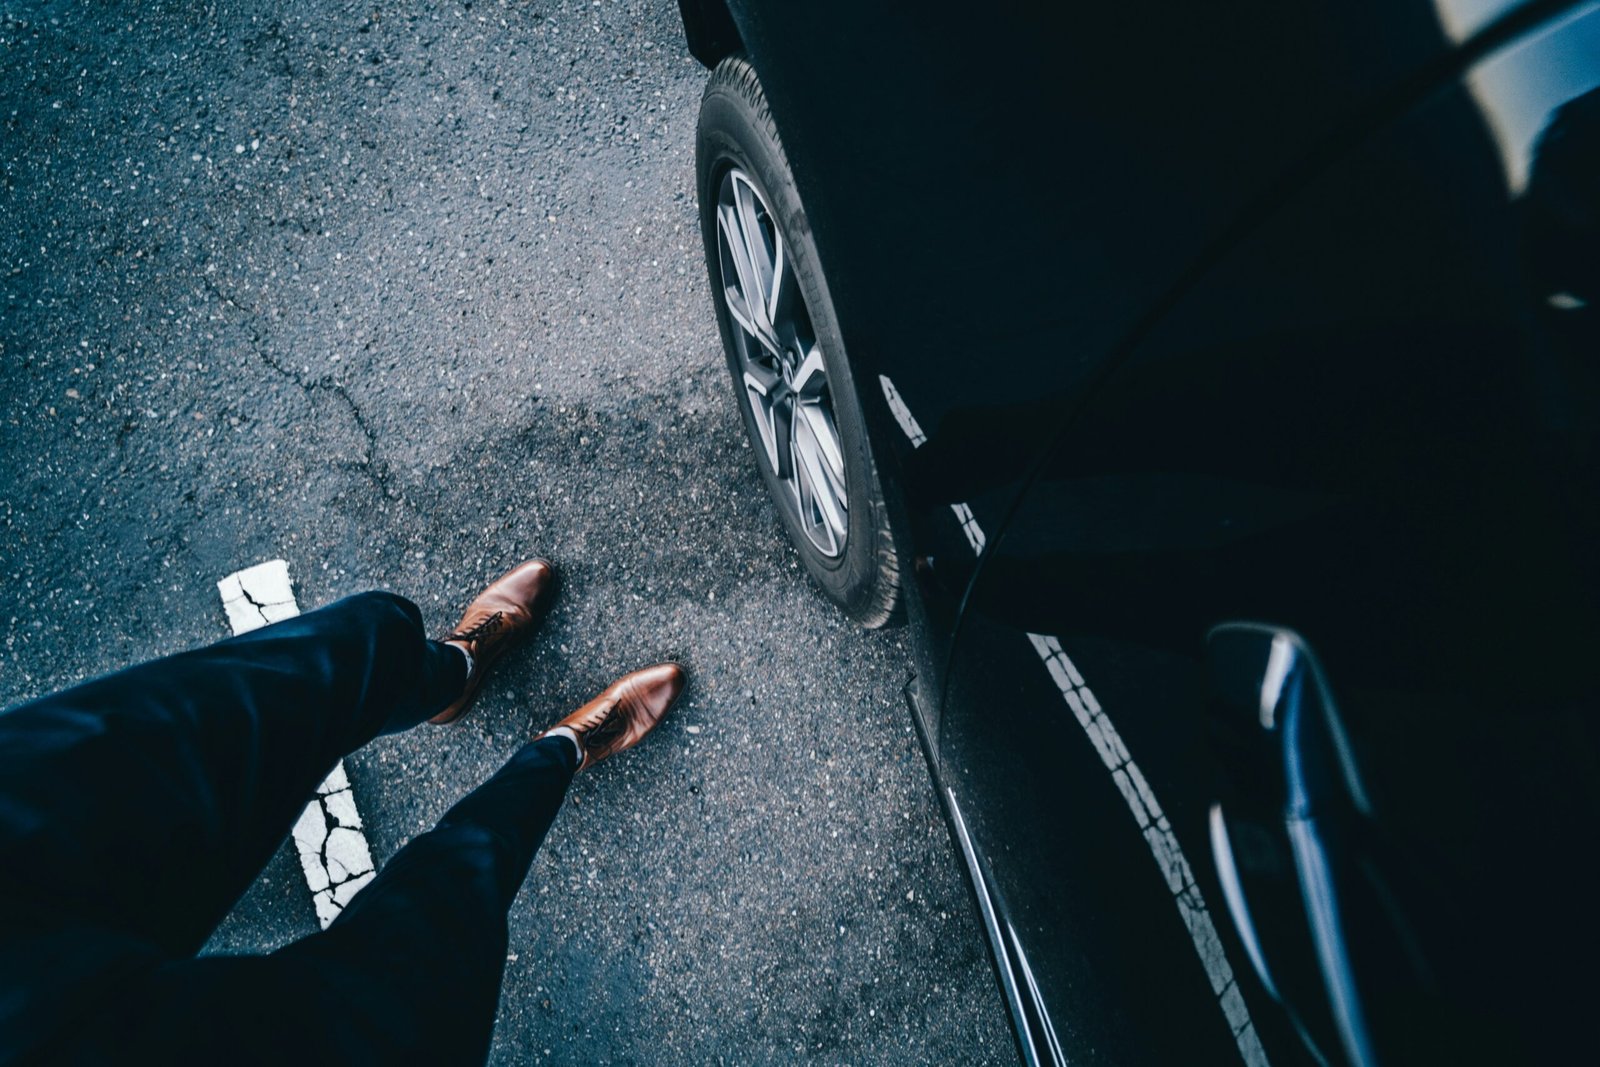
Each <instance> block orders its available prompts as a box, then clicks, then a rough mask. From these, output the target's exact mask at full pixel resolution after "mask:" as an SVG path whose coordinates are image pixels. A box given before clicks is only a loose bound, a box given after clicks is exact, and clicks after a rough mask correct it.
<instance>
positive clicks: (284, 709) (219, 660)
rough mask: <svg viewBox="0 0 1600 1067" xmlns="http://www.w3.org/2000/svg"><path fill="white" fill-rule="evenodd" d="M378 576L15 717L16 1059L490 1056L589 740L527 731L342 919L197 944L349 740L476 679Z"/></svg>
mask: <svg viewBox="0 0 1600 1067" xmlns="http://www.w3.org/2000/svg"><path fill="white" fill-rule="evenodd" d="M465 678H466V662H465V660H464V659H463V658H462V656H461V655H460V654H459V653H458V652H456V651H455V650H454V649H452V648H450V647H448V646H446V645H442V644H439V643H437V642H433V641H429V640H427V638H426V637H425V636H424V633H423V629H422V620H421V616H420V615H419V614H418V611H417V608H416V606H415V605H413V604H412V603H410V602H409V601H407V600H404V599H402V598H400V597H397V596H391V595H389V594H386V593H367V594H363V595H361V596H355V597H351V598H349V599H347V600H342V601H340V602H338V603H337V604H333V605H331V606H329V607H326V608H323V609H321V610H320V611H314V612H311V613H309V614H306V615H302V616H299V617H297V618H294V619H290V620H287V621H285V622H280V623H277V624H276V625H273V626H269V627H266V628H264V629H261V630H256V631H254V632H252V633H248V634H244V635H242V636H239V637H235V638H233V639H231V640H228V641H223V642H221V643H220V644H216V645H212V646H211V647H209V648H202V649H197V650H195V651H192V652H185V653H182V654H180V655H176V656H171V657H168V658H166V659H162V660H157V661H155V662H152V663H146V664H143V665H141V666H138V667H133V668H131V669H129V670H125V671H122V672H120V673H117V674H113V675H110V676H107V677H105V678H100V679H97V680H95V681H92V682H88V683H86V684H84V685H80V686H77V687H75V688H73V689H69V690H67V691H65V692H62V693H58V694H55V695H53V696H48V697H45V698H43V699H40V700H36V701H33V702H31V703H28V704H24V705H21V706H20V707H16V708H13V709H11V710H10V711H7V712H5V713H3V714H0V1062H4V1063H10V1062H34V1061H40V1062H82V1063H145V1062H151V1063H175V1062H178V1063H181V1062H207V1063H219V1062H229V1063H236V1062H239V1061H241V1060H243V1061H246V1062H271V1063H306V1062H334V1061H337V1062H339V1063H341V1064H359V1063H374V1062H402V1063H404V1062H418V1061H424V1060H426V1061H427V1062H430V1063H481V1062H482V1061H483V1060H484V1059H485V1058H486V1056H487V1054H488V1049H489V1040H490V1037H491V1034H492V1031H493V1027H494V1016H495V1011H496V1007H497V1005H498V1001H499V991H500V979H501V971H502V969H503V967H504V965H505V956H506V912H507V910H508V909H509V907H510V905H511V901H512V899H513V898H514V897H515V896H516V893H517V889H518V887H519V886H520V885H521V884H522V880H523V878H524V877H525V876H526V875H527V871H528V866H529V864H530V863H532V861H533V855H534V852H535V850H536V849H537V848H538V847H539V843H540V842H541V841H542V840H543V839H544V835H545V832H546V831H547V830H548V829H549V827H550V823H551V821H552V820H553V819H554V818H555V815H556V812H557V811H558V810H559V809H560V806H561V801H562V798H563V797H564V796H565V795H566V790H567V786H568V784H569V782H570V781H571V779H572V774H573V771H574V770H575V768H576V764H577V756H576V754H575V752H574V751H573V747H572V745H571V744H570V743H568V742H567V741H565V740H563V739H560V738H551V739H547V740H545V741H541V742H536V743H532V744H529V745H526V746H524V747H523V748H522V749H521V750H520V751H519V752H517V753H516V754H515V755H514V756H512V757H511V759H510V761H509V762H507V763H506V765H505V766H504V767H503V768H502V769H501V770H500V771H499V772H498V773H496V774H495V775H494V777H492V778H490V779H489V780H488V781H487V782H485V783H484V784H483V785H481V786H479V787H478V788H477V789H476V790H474V791H473V792H471V793H470V794H468V795H467V796H466V797H465V798H464V799H463V800H462V801H461V802H460V803H458V804H456V805H455V807H453V808H451V809H450V811H449V812H447V813H446V814H445V816H444V818H443V819H441V820H440V821H439V825H438V826H436V827H435V828H434V829H432V830H430V831H429V832H427V833H425V834H422V835H420V836H419V837H417V838H415V839H414V840H412V841H411V842H410V843H409V844H408V845H406V847H405V848H403V849H401V850H400V852H399V853H398V854H396V855H395V857H394V858H393V859H392V860H390V861H389V863H388V864H387V865H385V866H384V868H383V869H382V870H381V871H380V872H379V873H378V875H377V877H376V878H374V879H373V881H372V882H371V883H370V884H369V885H367V886H366V888H364V889H363V890H362V891H361V892H360V893H359V894H357V896H356V897H355V898H354V899H353V900H351V902H350V903H349V905H348V906H347V907H346V908H345V910H344V911H343V913H342V914H340V916H339V917H338V918H337V919H335V920H334V922H333V924H332V925H331V926H329V927H328V929H327V930H325V931H322V932H321V933H317V934H313V935H311V936H309V937H306V938H304V939H302V940H300V941H297V942H295V943H293V944H291V945H288V946H287V947H285V948H282V949H280V950H278V951H277V952H273V953H271V954H269V955H265V956H238V957H233V956H213V957H207V958H204V959H196V958H194V954H195V953H196V952H197V951H198V950H199V949H200V947H201V946H202V945H203V944H204V943H205V940H206V938H207V937H208V936H209V935H210V933H211V931H212V930H213V929H214V928H215V927H216V925H217V923H218V922H220V921H221V919H222V918H223V916H224V915H226V914H227V912H228V910H229V908H230V907H231V906H232V905H233V903H234V902H235V901H236V900H237V899H238V898H239V896H240V895H241V894H242V893H243V892H244V890H245V889H246V888H247V887H248V886H249V884H250V883H251V881H252V880H253V879H254V878H255V877H256V875H257V874H258V873H259V872H260V870H261V868H262V867H263V866H264V865H265V864H266V862H267V860H268V859H269V858H271V856H272V854H273V852H274V850H276V849H277V847H278V846H279V844H280V843H282V841H283V840H284V838H285V837H286V836H287V834H288V832H289V830H290V828H291V827H292V826H293V825H294V822H295V820H296V818H297V817H298V816H299V814H300V811H301V809H302V808H303V807H304V805H305V804H306V803H307V801H309V800H310V798H311V797H312V795H313V793H314V791H315V789H316V786H317V784H318V783H319V782H321V781H322V779H323V778H324V777H325V776H326V775H327V774H328V772H329V771H331V770H332V769H333V765H334V763H335V762H336V761H337V760H339V759H340V758H341V757H342V756H345V755H347V754H348V753H350V752H351V751H353V750H355V749H357V748H359V747H360V746H361V745H363V744H365V743H366V742H367V741H369V740H371V739H372V738H373V737H374V736H376V735H378V734H380V733H390V732H395V731H398V730H404V729H407V728H408V727H411V726H414V725H416V724H417V723H419V722H422V721H423V720H425V719H427V718H429V717H430V716H432V715H434V714H436V713H437V712H439V711H440V710H442V709H443V708H444V707H445V706H446V705H448V704H449V703H450V702H451V701H452V700H454V699H455V697H456V696H457V695H458V694H459V693H460V692H461V688H462V685H463V684H464V682H465Z"/></svg>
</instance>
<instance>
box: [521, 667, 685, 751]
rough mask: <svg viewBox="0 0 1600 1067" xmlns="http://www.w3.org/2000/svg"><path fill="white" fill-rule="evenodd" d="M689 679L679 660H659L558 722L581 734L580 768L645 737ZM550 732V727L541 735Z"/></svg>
mask: <svg viewBox="0 0 1600 1067" xmlns="http://www.w3.org/2000/svg"><path fill="white" fill-rule="evenodd" d="M687 681H688V675H686V674H684V672H683V668H682V667H680V666H678V665H677V664H676V663H657V664H656V665H655V666H653V667H645V668H643V669H642V670H637V671H634V672H632V673H631V674H624V675H623V676H622V677H621V678H618V679H617V680H616V681H614V682H612V683H611V684H610V685H608V686H606V688H605V691H604V692H603V693H601V694H600V695H599V696H597V697H595V698H594V699H593V700H591V701H589V703H587V704H585V705H584V706H583V707H581V708H579V709H578V710H577V711H575V712H573V713H572V714H571V715H568V716H567V717H566V718H565V719H562V720H561V721H560V722H558V723H556V726H565V727H566V728H567V729H569V730H571V731H572V732H573V733H575V734H577V735H578V743H579V746H580V747H581V748H582V749H583V762H582V763H580V764H578V770H580V771H581V770H583V769H584V768H585V767H588V766H590V765H591V764H594V763H598V762H600V761H601V760H603V759H605V758H606V757H607V756H609V755H611V754H612V753H614V752H621V751H622V750H623V749H625V748H632V747H633V746H634V745H637V744H638V743H639V742H640V741H642V740H644V735H645V734H647V733H649V732H650V731H651V730H653V729H654V728H655V725H656V723H658V722H660V721H661V719H662V717H663V716H665V715H666V713H667V709H668V708H670V707H671V706H672V702H673V701H674V700H677V699H678V694H679V693H681V692H683V686H684V683H685V682H687ZM552 729H554V727H552ZM549 732H550V731H549V730H546V731H545V733H542V734H540V735H539V737H544V736H546V734H548V733H549ZM538 739H539V738H538V737H536V738H534V740H535V741H537V740H538Z"/></svg>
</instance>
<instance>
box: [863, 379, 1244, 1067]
mask: <svg viewBox="0 0 1600 1067" xmlns="http://www.w3.org/2000/svg"><path fill="white" fill-rule="evenodd" d="M878 381H879V382H880V383H882V385H883V395H884V399H885V400H887V401H888V402H889V410H890V411H891V412H892V413H893V414H894V417H895V421H896V422H898V423H899V424H900V429H901V430H903V431H904V432H905V434H906V436H907V437H908V438H910V440H911V444H912V447H914V448H915V447H918V446H920V445H921V444H922V443H923V442H924V441H926V440H927V437H926V436H925V435H924V434H923V432H922V427H921V426H920V425H918V423H917V420H916V419H915V418H914V417H913V416H912V414H911V410H910V409H909V408H908V407H906V404H905V401H904V400H903V399H901V396H900V392H899V390H897V389H896V388H895V387H894V383H893V382H891V381H890V380H889V379H888V378H887V377H885V376H883V375H879V376H878ZM951 510H952V511H954V512H955V515H956V519H957V520H958V521H959V522H960V523H961V531H962V533H964V534H966V537H967V542H968V543H969V544H971V545H972V550H973V551H974V552H975V553H982V552H983V546H984V545H985V544H986V543H987V538H985V537H984V534H983V530H982V529H981V528H980V527H979V526H978V520H977V519H976V517H974V516H973V514H972V509H971V508H970V507H968V506H967V505H966V504H953V505H951ZM1028 640H1029V641H1031V642H1032V643H1033V648H1034V651H1035V652H1037V653H1038V654H1039V659H1040V660H1041V661H1042V662H1043V663H1044V666H1045V670H1046V671H1048V672H1049V673H1050V678H1051V680H1052V681H1053V682H1055V685H1056V688H1057V689H1058V690H1059V691H1060V693H1061V698H1062V700H1064V701H1065V702H1066V704H1067V707H1069V708H1071V709H1072V716H1073V718H1075V719H1077V720H1078V725H1079V726H1081V727H1082V728H1083V732H1084V733H1085V734H1087V735H1088V737H1089V740H1090V742H1091V743H1093V745H1094V748H1095V751H1096V752H1097V753H1099V755H1100V761H1101V762H1102V763H1104V764H1105V766H1106V769H1107V770H1109V771H1110V772H1111V779H1112V781H1114V782H1115V783H1116V785H1117V789H1118V790H1119V791H1120V792H1121V793H1122V799H1123V802H1124V803H1126V804H1127V806H1128V811H1129V812H1130V813H1131V814H1132V815H1133V818H1134V821H1135V822H1137V823H1138V824H1139V829H1140V831H1141V832H1142V833H1143V834H1144V840H1145V844H1146V845H1147V846H1149V848H1150V854H1151V855H1152V856H1153V857H1154V858H1155V861H1156V865H1157V866H1158V867H1160V868H1161V873H1162V875H1163V876H1164V877H1165V878H1166V880H1167V888H1168V889H1169V890H1171V892H1172V896H1173V901H1174V903H1176V904H1177V906H1178V914H1179V915H1180V916H1182V918H1183V924H1184V926H1185V927H1186V928H1187V929H1188V931H1189V939H1190V940H1191V941H1192V942H1193V943H1194V949H1195V952H1196V953H1197V954H1198V955H1199V957H1200V964H1201V966H1203V967H1204V968H1205V971H1206V977H1207V978H1208V979H1210V981H1211V991H1212V992H1213V993H1214V994H1216V997H1217V1001H1218V1004H1219V1006H1220V1007H1221V1008H1222V1014H1223V1016H1224V1017H1225V1018H1226V1019H1227V1021H1228V1029H1229V1030H1231V1031H1232V1032H1233V1039H1234V1042H1235V1043H1236V1044H1237V1045H1238V1046H1239V1055H1240V1056H1241V1057H1243V1059H1244V1062H1245V1063H1246V1064H1248V1065H1249V1067H1265V1065H1266V1063H1267V1052H1266V1049H1264V1048H1263V1047H1262V1046H1261V1039H1260V1038H1259V1037H1258V1036H1257V1035H1256V1030H1255V1023H1253V1022H1252V1021H1251V1019H1250V1012H1249V1009H1248V1008H1247V1007H1246V1006H1245V1002H1244V995H1243V994H1242V993H1241V992H1240V991H1239V984H1238V982H1237V981H1236V980H1235V979H1234V976H1233V968H1232V967H1231V966H1229V964H1228V957H1227V954H1226V952H1225V951H1224V950H1223V947H1222V939H1221V938H1220V937H1218V935H1217V928H1216V925H1215V924H1214V923H1212V921H1211V913H1210V911H1208V910H1207V908H1206V902H1205V899H1204V898H1203V897H1202V896H1201V894H1200V887H1199V886H1198V885H1196V884H1195V880H1194V873H1193V871H1192V870H1191V869H1190V867H1189V861H1188V859H1187V858H1186V857H1185V856H1184V854H1183V849H1182V847H1180V846H1179V844H1178V838H1177V835H1175V834H1174V833H1173V832H1172V826H1171V824H1170V823H1168V822H1167V817H1166V815H1165V814H1164V813H1163V812H1162V810H1161V804H1160V803H1159V802H1158V801H1157V800H1156V795H1155V791H1154V790H1152V789H1151V788H1150V783H1149V782H1147V781H1145V777H1144V773H1143V772H1142V771H1140V770H1139V765H1138V764H1136V763H1134V762H1133V757H1132V756H1130V755H1129V754H1128V747H1127V745H1125V744H1123V741H1122V736H1121V735H1120V734H1118V733H1117V730H1116V727H1114V726H1112V725H1111V720H1110V719H1109V718H1107V717H1106V714H1105V711H1104V709H1102V708H1101V707H1100V702H1099V701H1098V700H1096V699H1095V695H1094V693H1093V691H1091V690H1090V688H1089V686H1088V685H1087V684H1086V683H1085V682H1084V680H1083V675H1082V674H1081V673H1080V672H1079V671H1078V668H1077V666H1076V665H1075V664H1074V663H1073V662H1072V659H1071V658H1070V657H1069V656H1068V655H1067V654H1066V652H1065V651H1063V650H1062V648H1061V642H1059V641H1057V640H1056V639H1055V638H1054V637H1048V636H1044V635H1041V634H1029V635H1028Z"/></svg>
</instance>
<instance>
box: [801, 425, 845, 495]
mask: <svg viewBox="0 0 1600 1067" xmlns="http://www.w3.org/2000/svg"><path fill="white" fill-rule="evenodd" d="M799 408H800V411H801V413H802V416H803V417H804V418H805V420H806V423H807V424H808V425H809V427H810V429H811V433H812V435H813V436H814V437H815V438H816V439H817V448H818V450H819V451H820V452H821V454H822V460H823V462H824V463H825V464H826V466H827V472H828V476H829V480H830V481H831V482H832V483H833V485H835V486H836V487H837V488H838V494H839V499H840V500H846V499H848V497H847V496H846V495H845V486H844V450H843V448H841V447H840V444H839V428H838V427H837V426H835V425H834V422H833V416H832V415H831V414H830V413H829V411H828V410H827V408H825V407H823V406H822V405H821V404H801V405H799Z"/></svg>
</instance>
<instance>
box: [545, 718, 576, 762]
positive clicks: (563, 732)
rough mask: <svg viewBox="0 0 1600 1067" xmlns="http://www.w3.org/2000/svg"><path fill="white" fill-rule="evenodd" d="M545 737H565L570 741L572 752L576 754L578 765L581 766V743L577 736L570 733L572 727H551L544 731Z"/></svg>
mask: <svg viewBox="0 0 1600 1067" xmlns="http://www.w3.org/2000/svg"><path fill="white" fill-rule="evenodd" d="M545 736H546V737H565V738H566V739H567V740H568V741H571V742H572V747H573V750H574V751H576V752H577V753H578V765H579V766H580V767H581V766H582V765H583V742H581V741H579V740H578V735H577V734H576V733H574V732H573V731H572V727H570V726H552V727H551V728H550V729H549V730H547V731H545Z"/></svg>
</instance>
